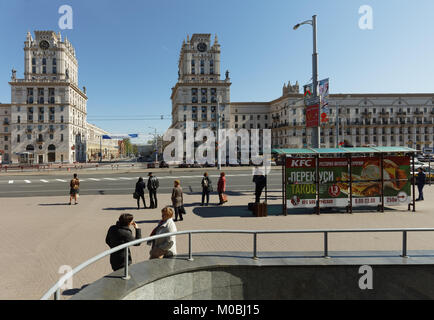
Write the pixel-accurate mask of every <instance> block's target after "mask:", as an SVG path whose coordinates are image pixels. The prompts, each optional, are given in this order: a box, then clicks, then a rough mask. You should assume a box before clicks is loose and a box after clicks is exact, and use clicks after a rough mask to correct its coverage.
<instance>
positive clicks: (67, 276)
mask: <svg viewBox="0 0 434 320" xmlns="http://www.w3.org/2000/svg"><path fill="white" fill-rule="evenodd" d="M426 231H434V228H409V229H327V230H309V229H307V230H189V231H178V232H172V233H165V234H161V235H157V236H152V237H146V238H143V239H138V240H134V241H131V242H128V243H125V244H122V245H120V246H117V247H115V248H112V249H110V250H106V251H104V252H102V253H100V254H98V255H96V256H95V257H93V258H91V259H89V260H87V261H85V262H83V263H82V264H80V265H79V266H77V267H76V268H74V269H73V270H72V271H70V272H68V273H66V274H65V275H64V276H62V277H61V278H60V279H59V281H57V283H56V284H55V285H54V286H53V287H51V288H50V289H49V290H48V291H47V292H46V293H45V294H44V296H43V297H42V298H41V300H48V299H49V298H50V297H51V296H52V295H54V299H55V300H59V299H60V294H61V292H60V290H61V287H62V286H63V285H64V283H65V282H66V281H68V279H70V278H71V277H73V276H74V275H75V274H76V273H78V272H80V271H81V270H82V269H84V268H86V267H88V266H89V265H91V264H93V263H94V262H96V261H98V260H100V259H102V258H104V257H106V256H108V255H110V254H112V253H114V252H117V251H119V250H122V249H123V250H125V268H124V275H123V277H122V279H124V280H128V279H130V276H129V266H128V248H129V247H131V246H134V245H137V244H140V243H143V242H147V241H152V240H155V239H159V238H166V237H170V236H179V235H188V258H187V259H188V260H189V261H193V249H192V235H193V234H210V233H232V234H251V235H253V242H252V244H253V250H252V259H259V257H258V251H257V248H258V246H257V242H258V234H300V233H302V234H312V233H319V234H323V245H324V248H323V257H324V258H329V245H328V242H329V241H328V240H329V234H332V233H369V232H372V233H378V232H392V233H402V253H401V255H400V256H401V257H403V258H408V256H407V235H408V233H409V232H426Z"/></svg>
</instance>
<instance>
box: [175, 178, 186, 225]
mask: <svg viewBox="0 0 434 320" xmlns="http://www.w3.org/2000/svg"><path fill="white" fill-rule="evenodd" d="M172 205H173V208H174V209H175V220H174V221H178V216H179V220H181V221H182V220H184V219H183V218H182V215H183V214H185V210H184V198H183V195H182V188H181V182H180V181H179V180H175V182H174V187H173V189H172Z"/></svg>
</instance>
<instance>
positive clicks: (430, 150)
mask: <svg viewBox="0 0 434 320" xmlns="http://www.w3.org/2000/svg"><path fill="white" fill-rule="evenodd" d="M423 153H425V154H433V148H427V147H425V148H423Z"/></svg>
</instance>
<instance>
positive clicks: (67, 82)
mask: <svg viewBox="0 0 434 320" xmlns="http://www.w3.org/2000/svg"><path fill="white" fill-rule="evenodd" d="M9 84H10V86H11V104H10V111H9V115H10V116H9V117H8V120H9V122H8V126H7V127H8V132H9V133H10V145H8V146H10V152H9V153H8V156H6V152H5V153H4V155H5V156H4V157H3V162H5V163H8V162H11V163H25V164H42V163H73V162H85V161H87V160H88V159H89V158H88V155H87V144H88V142H89V141H88V137H89V134H88V123H87V120H86V117H87V96H86V88H85V87H83V89H80V88H79V87H78V62H77V58H76V54H75V49H74V47H73V46H72V44H71V43H70V42H69V41H68V39H66V38H65V39H64V40H62V37H61V34H60V32H59V33H57V34H56V33H55V32H53V31H35V38H33V37H32V35H31V33H30V32H28V33H27V37H26V41H25V42H24V78H23V79H18V78H17V76H16V71H15V70H12V76H11V81H10V82H9ZM4 129H5V130H6V127H5V128H4ZM103 143H104V144H105V143H106V141H103ZM98 144H99V142H98ZM109 144H110V143H109ZM4 151H6V150H4ZM6 158H8V161H6Z"/></svg>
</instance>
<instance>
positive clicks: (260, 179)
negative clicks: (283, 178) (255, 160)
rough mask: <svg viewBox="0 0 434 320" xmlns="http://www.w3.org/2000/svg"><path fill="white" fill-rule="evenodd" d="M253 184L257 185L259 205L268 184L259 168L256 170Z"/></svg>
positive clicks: (256, 200)
mask: <svg viewBox="0 0 434 320" xmlns="http://www.w3.org/2000/svg"><path fill="white" fill-rule="evenodd" d="M253 182H254V183H255V202H256V203H259V202H260V200H261V194H262V190H264V188H265V185H266V184H267V178H266V177H265V176H264V174H263V173H262V172H261V171H260V170H259V168H258V167H256V169H255V175H254V176H253Z"/></svg>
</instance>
